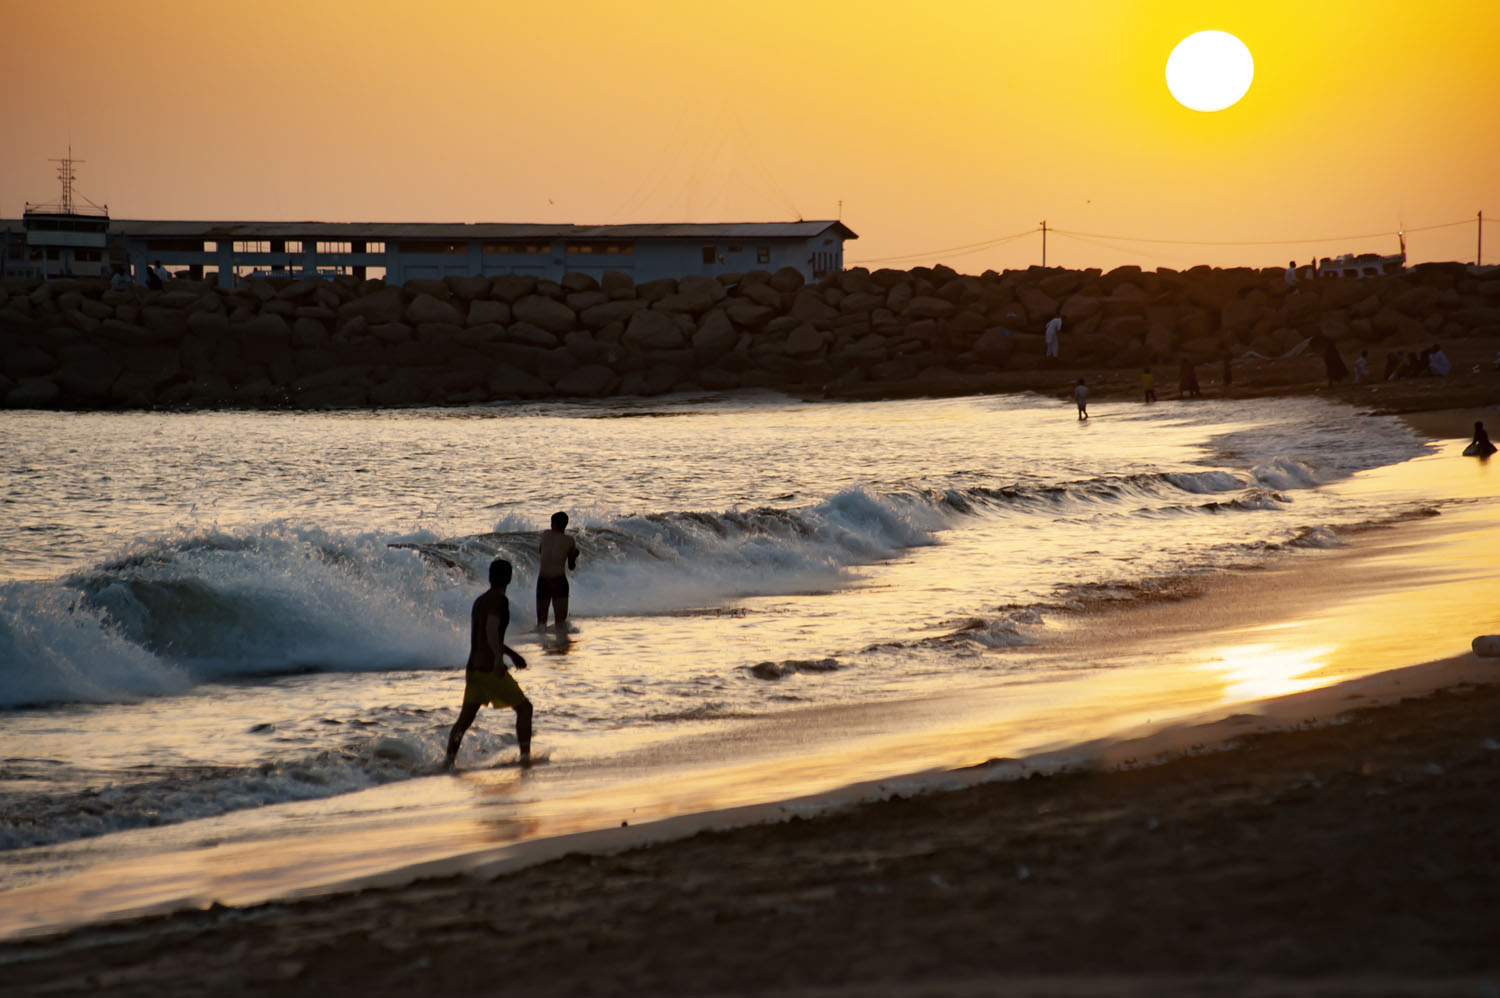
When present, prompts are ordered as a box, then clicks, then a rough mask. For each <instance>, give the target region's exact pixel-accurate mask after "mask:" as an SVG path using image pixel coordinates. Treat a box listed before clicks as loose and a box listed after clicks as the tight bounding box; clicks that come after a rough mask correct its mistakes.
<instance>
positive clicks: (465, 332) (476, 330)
mask: <svg viewBox="0 0 1500 998" xmlns="http://www.w3.org/2000/svg"><path fill="white" fill-rule="evenodd" d="M476 304H477V303H476ZM496 304H499V303H498V302H497V303H496ZM454 339H455V340H457V341H458V342H459V343H461V344H463V345H464V346H469V347H477V346H484V345H486V344H490V343H499V342H501V341H503V340H504V339H505V327H504V326H502V325H501V324H500V323H498V322H481V323H479V324H477V325H473V326H469V327H467V328H465V329H461V330H459V332H458V335H457V336H455V337H454Z"/></svg>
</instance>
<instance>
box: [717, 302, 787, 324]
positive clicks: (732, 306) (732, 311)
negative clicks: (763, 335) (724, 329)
mask: <svg viewBox="0 0 1500 998" xmlns="http://www.w3.org/2000/svg"><path fill="white" fill-rule="evenodd" d="M715 311H717V310H715ZM724 313H725V314H726V315H727V316H728V317H729V320H730V321H731V322H733V323H734V324H735V325H736V326H739V327H740V328H741V329H759V328H760V327H761V326H764V325H765V324H766V323H767V322H769V321H770V320H771V318H772V316H774V315H775V314H776V309H774V308H767V307H766V306H765V305H757V304H756V303H755V302H753V301H747V300H745V299H743V298H732V299H730V300H729V301H728V302H726V303H725V304H724ZM709 314H710V315H712V314H713V313H712V312H710V313H709Z"/></svg>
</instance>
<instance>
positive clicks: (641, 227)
mask: <svg viewBox="0 0 1500 998" xmlns="http://www.w3.org/2000/svg"><path fill="white" fill-rule="evenodd" d="M9 224H10V223H9V222H0V226H8V225H9ZM16 227H17V228H19V227H20V226H19V224H17V225H16ZM109 230H110V232H111V233H118V234H121V235H126V236H134V237H140V238H151V237H153V236H154V237H157V238H178V239H191V238H198V237H201V238H205V239H212V238H215V237H224V236H231V237H234V238H237V239H246V240H248V239H283V238H293V239H296V238H312V239H318V238H325V239H329V240H335V239H338V240H346V239H385V240H390V239H743V240H746V241H747V242H748V241H753V240H755V239H811V238H813V237H814V236H819V235H822V234H823V233H825V232H828V231H830V230H832V231H833V232H834V233H835V234H836V235H838V236H839V237H841V238H843V239H858V238H859V236H858V235H856V234H855V232H854V231H853V230H852V229H850V228H849V227H848V226H847V225H845V224H844V223H843V222H840V221H829V220H823V221H810V222H803V221H797V222H649V223H641V224H635V225H543V224H531V223H526V222H312V221H309V222H223V221H220V222H215V221H149V220H142V219H124V218H117V219H112V220H111V221H110V225H109Z"/></svg>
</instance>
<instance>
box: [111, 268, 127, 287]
mask: <svg viewBox="0 0 1500 998" xmlns="http://www.w3.org/2000/svg"><path fill="white" fill-rule="evenodd" d="M109 290H111V291H129V290H130V278H128V277H126V276H125V268H124V267H122V266H120V265H119V264H118V263H117V264H115V272H114V273H113V274H111V275H110V278H109Z"/></svg>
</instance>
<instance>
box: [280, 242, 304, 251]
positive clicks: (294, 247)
mask: <svg viewBox="0 0 1500 998" xmlns="http://www.w3.org/2000/svg"><path fill="white" fill-rule="evenodd" d="M282 252H284V253H301V252H302V240H300V239H288V240H287V241H286V245H285V246H284V247H283V249H282Z"/></svg>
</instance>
